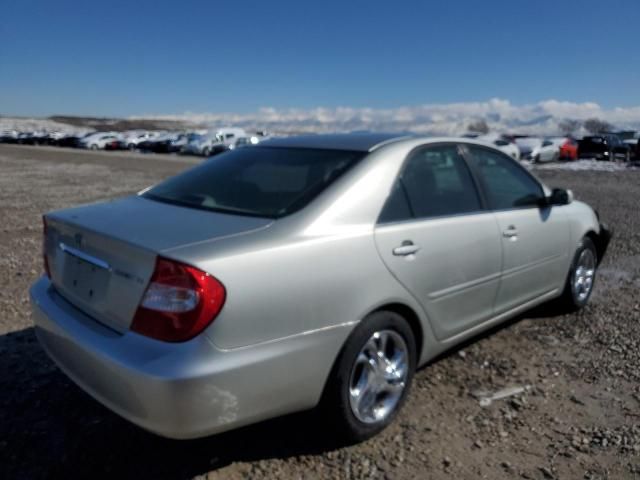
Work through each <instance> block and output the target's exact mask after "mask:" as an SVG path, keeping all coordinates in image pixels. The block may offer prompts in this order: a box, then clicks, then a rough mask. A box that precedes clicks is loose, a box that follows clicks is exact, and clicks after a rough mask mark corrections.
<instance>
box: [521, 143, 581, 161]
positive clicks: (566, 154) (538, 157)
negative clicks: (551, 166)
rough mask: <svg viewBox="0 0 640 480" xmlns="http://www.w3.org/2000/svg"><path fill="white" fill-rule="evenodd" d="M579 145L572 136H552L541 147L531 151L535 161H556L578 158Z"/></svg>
mask: <svg viewBox="0 0 640 480" xmlns="http://www.w3.org/2000/svg"><path fill="white" fill-rule="evenodd" d="M577 151H578V145H577V143H576V141H575V140H574V139H572V138H567V137H550V138H545V139H544V140H543V142H542V143H541V144H540V146H539V147H536V148H534V149H533V150H532V152H531V158H532V160H533V161H534V162H536V163H538V162H556V161H558V160H560V159H567V160H575V159H576V158H577Z"/></svg>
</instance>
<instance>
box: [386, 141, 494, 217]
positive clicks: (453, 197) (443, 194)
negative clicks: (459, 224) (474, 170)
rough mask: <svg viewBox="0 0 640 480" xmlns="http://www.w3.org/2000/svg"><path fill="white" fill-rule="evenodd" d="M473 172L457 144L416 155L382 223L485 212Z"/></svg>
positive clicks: (421, 150)
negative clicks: (472, 176)
mask: <svg viewBox="0 0 640 480" xmlns="http://www.w3.org/2000/svg"><path fill="white" fill-rule="evenodd" d="M481 209H482V207H481V205H480V199H479V197H478V192H477V190H476V187H475V185H474V183H473V180H472V178H471V173H470V172H469V169H468V167H467V165H466V163H465V161H464V159H463V158H462V156H461V155H460V154H459V152H458V148H457V146H455V145H444V146H437V147H427V148H423V149H420V150H417V151H415V152H413V153H412V154H411V155H410V156H409V158H407V162H406V164H405V166H404V168H403V171H402V173H401V174H400V176H399V178H398V180H397V181H396V184H395V185H394V187H393V188H392V191H391V194H390V196H389V199H388V200H387V203H386V205H385V207H384V209H383V211H382V213H381V215H380V219H379V221H380V222H381V223H388V222H393V221H401V220H407V219H410V218H432V217H441V216H449V215H461V214H466V213H472V212H477V211H479V210H481Z"/></svg>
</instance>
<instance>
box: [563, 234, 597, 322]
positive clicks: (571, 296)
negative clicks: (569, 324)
mask: <svg viewBox="0 0 640 480" xmlns="http://www.w3.org/2000/svg"><path fill="white" fill-rule="evenodd" d="M597 268H598V253H597V250H596V247H595V245H594V244H593V241H592V240H591V239H590V238H588V237H584V238H583V239H582V241H581V242H580V244H579V245H578V248H577V249H576V253H575V254H574V256H573V261H572V262H571V267H570V268H569V274H568V275H567V281H566V283H565V287H564V291H563V292H562V296H561V297H560V305H561V307H562V308H563V310H565V311H568V312H575V311H577V310H580V309H581V308H583V307H584V306H585V305H586V304H587V303H588V302H589V299H590V298H591V293H592V292H593V286H594V284H595V280H596V271H597Z"/></svg>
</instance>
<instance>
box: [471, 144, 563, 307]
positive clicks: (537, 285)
mask: <svg viewBox="0 0 640 480" xmlns="http://www.w3.org/2000/svg"><path fill="white" fill-rule="evenodd" d="M467 150H468V153H469V156H470V163H471V166H472V168H473V170H474V172H475V174H476V175H477V177H478V178H479V182H480V184H481V186H482V192H483V195H484V197H485V199H486V202H487V204H488V205H489V207H490V208H491V209H492V210H493V212H494V215H495V218H496V220H497V222H498V225H499V228H500V232H501V237H502V238H501V242H502V252H503V254H502V255H503V262H502V278H501V281H500V289H499V291H498V296H497V298H496V305H495V310H496V313H497V314H499V313H502V312H506V311H508V310H510V309H512V308H515V307H517V306H519V305H521V304H524V303H526V302H528V301H530V300H533V299H535V298H538V297H540V296H542V295H545V294H551V293H552V292H555V291H557V290H558V289H559V288H562V287H563V284H564V281H565V276H566V273H567V266H568V264H569V259H568V255H569V250H570V249H569V242H570V236H569V235H570V234H569V227H568V223H567V219H566V215H565V209H566V207H563V206H554V207H550V206H541V205H542V200H543V199H544V197H545V193H544V189H543V187H542V185H541V184H540V182H538V181H537V180H536V179H535V178H534V177H533V176H532V175H531V174H530V173H529V172H528V171H527V170H526V169H525V168H524V167H522V166H521V165H520V164H518V163H517V162H514V161H513V160H511V159H510V158H509V157H507V156H505V155H503V154H502V153H500V152H497V151H495V150H492V149H488V148H484V147H481V146H476V145H468V146H467Z"/></svg>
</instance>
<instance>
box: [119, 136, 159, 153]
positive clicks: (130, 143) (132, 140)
mask: <svg viewBox="0 0 640 480" xmlns="http://www.w3.org/2000/svg"><path fill="white" fill-rule="evenodd" d="M158 136H159V133H158V132H146V131H136V132H129V133H127V134H125V135H124V137H123V143H124V144H125V145H126V146H127V148H128V149H129V150H135V149H136V148H137V147H138V145H139V144H140V143H142V142H145V141H147V140H152V139H154V138H156V137H158Z"/></svg>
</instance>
